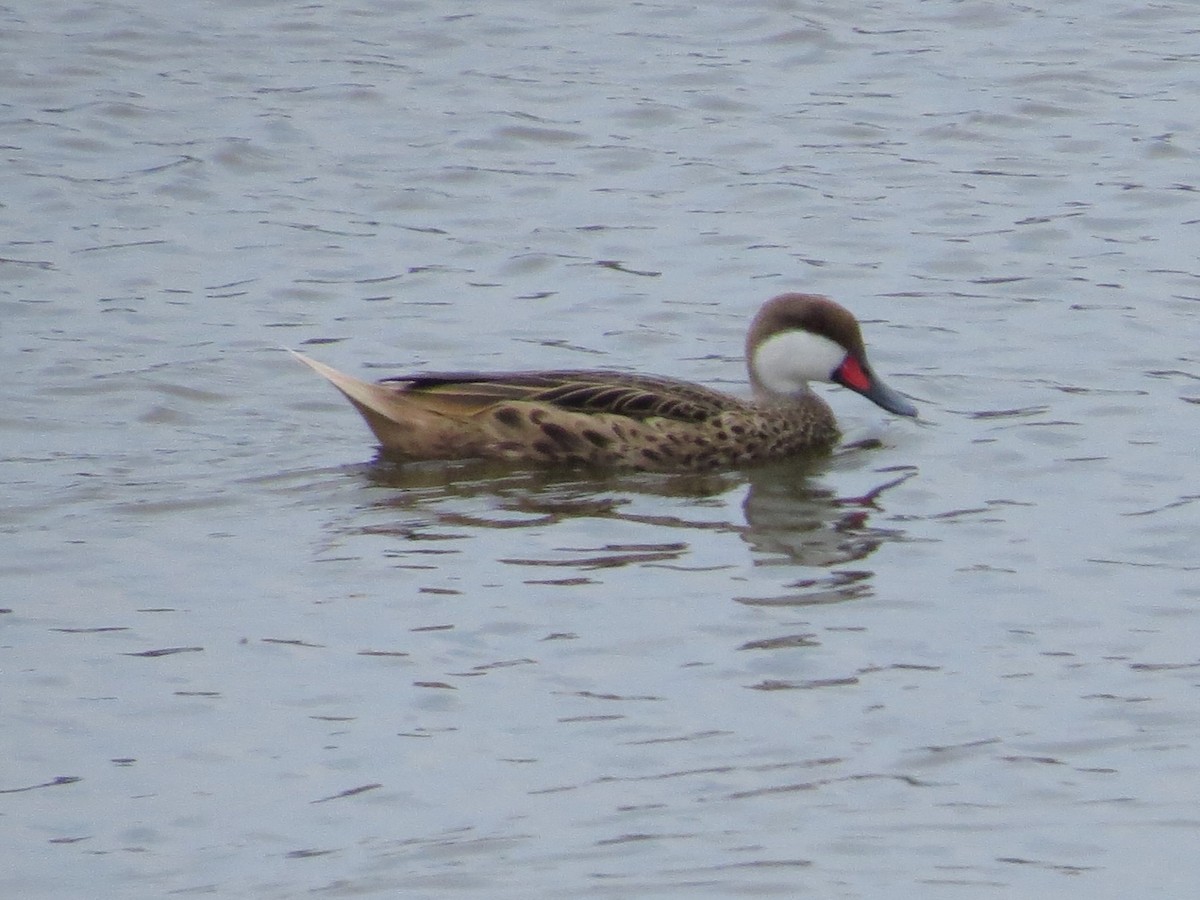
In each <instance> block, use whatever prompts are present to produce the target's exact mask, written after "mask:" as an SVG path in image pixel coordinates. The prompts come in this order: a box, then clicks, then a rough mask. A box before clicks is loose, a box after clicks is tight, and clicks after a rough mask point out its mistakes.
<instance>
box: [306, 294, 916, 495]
mask: <svg viewBox="0 0 1200 900" xmlns="http://www.w3.org/2000/svg"><path fill="white" fill-rule="evenodd" d="M289 352H291V353H292V354H293V355H294V356H295V357H296V358H297V359H299V360H300V361H301V362H303V363H304V364H305V365H307V366H309V367H310V368H311V369H313V370H314V371H316V372H317V373H318V374H320V375H322V376H323V377H324V378H326V379H327V380H328V381H329V382H331V383H332V384H333V386H334V387H335V388H337V389H338V390H339V391H341V393H342V394H343V395H345V397H346V399H348V400H349V401H350V403H351V404H353V405H354V407H355V408H356V409H357V410H358V411H359V413H361V414H362V417H363V419H365V420H366V423H367V425H368V426H369V427H370V429H371V431H372V432H373V433H374V435H375V437H376V439H377V440H378V441H379V445H380V454H381V456H382V457H384V458H390V459H396V460H401V461H416V460H465V459H495V460H506V461H509V462H514V463H522V464H529V465H537V466H559V465H567V466H577V467H595V468H612V469H634V470H642V471H679V472H687V471H693V472H694V471H712V470H715V469H731V468H742V467H748V466H753V465H756V464H760V463H767V462H773V461H778V460H784V459H787V458H790V457H795V456H802V455H806V454H814V453H828V452H829V451H830V450H831V449H832V448H833V447H834V446H835V445H836V444H837V442H838V441H839V440H840V437H841V435H840V431H839V429H838V424H837V420H836V418H835V417H834V414H833V410H832V409H831V408H830V407H829V404H827V403H826V402H825V401H824V400H823V399H822V398H821V397H820V396H818V395H817V394H816V393H814V392H813V390H812V389H811V388H810V386H809V383H810V382H831V383H834V384H838V385H841V386H842V387H845V388H848V389H850V390H851V391H854V392H855V393H857V394H861V395H862V396H863V397H866V398H867V399H868V400H870V401H871V402H872V403H874V404H876V405H877V406H879V407H881V408H883V409H885V410H887V411H888V412H891V413H894V414H895V415H898V416H906V417H911V418H916V416H917V408H916V407H915V406H914V405H913V404H912V403H911V402H910V401H909V400H908V399H907V398H906V397H904V396H903V395H902V394H900V393H898V392H897V391H895V390H893V389H891V388H889V387H888V386H887V385H886V384H884V382H883V381H882V380H881V379H880V378H879V376H878V375H877V374H876V373H875V371H874V370H873V369H872V368H871V365H870V363H869V362H868V361H867V353H866V348H865V346H864V344H863V338H862V331H861V328H860V327H859V324H858V321H857V320H856V319H855V318H854V315H853V314H852V313H851V312H850V311H849V310H847V309H846V308H845V307H843V306H841V305H839V304H838V303H836V302H834V301H833V300H830V299H829V298H828V297H824V296H820V295H816V294H802V293H786V294H780V295H779V296H777V297H773V298H772V299H770V300H768V301H767V302H766V303H764V304H763V306H762V307H761V308H760V309H759V310H758V313H757V314H756V315H755V316H754V319H753V320H752V321H751V323H750V328H749V332H748V333H747V336H746V347H745V353H746V366H747V369H748V371H749V376H750V386H751V389H752V392H753V397H752V398H750V399H743V398H741V397H737V396H734V395H732V394H727V393H725V392H723V391H718V390H714V389H712V388H708V387H704V386H702V385H699V384H693V383H691V382H687V381H682V380H679V379H674V378H667V377H662V376H659V375H642V374H634V373H628V372H623V371H610V370H558V371H519V372H500V373H479V372H443V373H436V372H431V373H421V374H414V375H399V376H395V377H392V378H384V379H382V380H381V381H374V382H370V381H363V380H360V379H358V378H354V377H352V376H350V375H346V374H344V373H342V372H339V371H338V370H337V369H334V368H332V367H331V366H328V365H325V364H324V363H321V362H318V361H317V360H315V359H311V358H310V357H308V356H306V355H304V354H302V353H298V352H296V351H295V350H291V351H289Z"/></svg>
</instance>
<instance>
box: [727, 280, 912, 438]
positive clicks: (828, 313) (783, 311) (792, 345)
mask: <svg viewBox="0 0 1200 900" xmlns="http://www.w3.org/2000/svg"><path fill="white" fill-rule="evenodd" d="M746 364H747V366H748V367H749V369H750V383H751V384H752V385H753V386H754V391H755V393H756V394H758V395H760V396H765V397H795V396H798V395H800V394H803V393H805V392H806V391H807V390H808V383H809V382H810V381H830V382H833V383H834V384H840V385H842V386H843V387H847V388H849V389H850V390H852V391H854V392H855V393H858V394H862V395H863V396H864V397H866V398H867V399H868V400H870V401H871V402H872V403H875V404H876V405H878V406H881V407H883V408H884V409H886V410H887V411H888V412H893V413H895V414H896V415H899V416H916V415H917V408H916V407H915V406H913V405H912V403H910V402H909V401H908V399H907V398H905V397H903V396H901V395H900V394H898V393H897V392H896V391H893V390H892V389H891V388H889V387H888V386H887V385H885V384H884V383H883V382H882V381H880V380H879V377H878V376H877V375H876V374H875V373H874V372H873V371H872V370H871V366H870V364H869V363H868V362H867V351H866V348H865V347H864V346H863V339H862V331H861V330H860V329H859V327H858V321H857V320H856V319H855V318H854V316H853V315H852V314H851V313H850V312H849V310H846V309H844V308H843V307H841V306H839V305H838V304H836V303H834V302H833V301H832V300H830V299H829V298H828V297H821V296H817V295H816V294H780V295H779V296H778V297H774V298H772V299H771V300H768V301H767V302H766V303H765V304H763V307H762V309H760V310H759V311H758V315H756V316H755V317H754V321H753V322H751V323H750V333H749V334H748V335H747V337H746Z"/></svg>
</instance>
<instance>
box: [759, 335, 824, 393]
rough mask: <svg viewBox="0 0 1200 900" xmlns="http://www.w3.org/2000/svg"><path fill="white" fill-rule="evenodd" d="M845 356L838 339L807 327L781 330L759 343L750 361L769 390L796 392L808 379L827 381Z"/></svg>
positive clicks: (801, 389)
mask: <svg viewBox="0 0 1200 900" xmlns="http://www.w3.org/2000/svg"><path fill="white" fill-rule="evenodd" d="M845 357H846V348H845V347H843V346H842V345H841V344H839V343H837V341H832V340H830V339H829V338H827V337H822V336H821V335H819V334H813V333H811V332H808V331H784V332H781V333H779V334H776V335H773V336H772V337H769V338H767V339H766V340H765V341H763V342H762V343H761V344H759V345H758V348H757V349H756V350H755V351H754V358H753V359H752V360H751V361H750V364H751V365H752V366H753V367H754V374H755V375H757V376H758V380H759V382H761V383H762V386H763V387H765V388H766V389H767V390H768V391H770V392H771V393H773V394H796V393H799V392H801V391H803V390H805V389H806V388H807V386H808V382H810V381H828V380H829V376H830V375H832V374H833V372H834V370H835V369H836V368H837V367H838V366H840V365H841V364H842V360H843V359H845Z"/></svg>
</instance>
